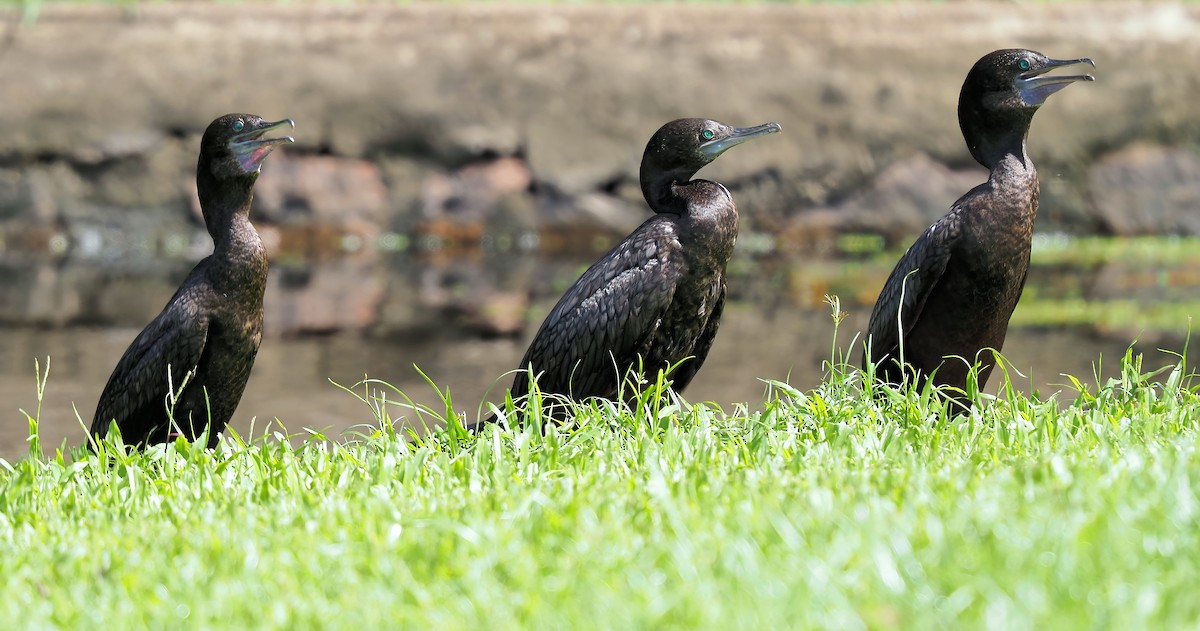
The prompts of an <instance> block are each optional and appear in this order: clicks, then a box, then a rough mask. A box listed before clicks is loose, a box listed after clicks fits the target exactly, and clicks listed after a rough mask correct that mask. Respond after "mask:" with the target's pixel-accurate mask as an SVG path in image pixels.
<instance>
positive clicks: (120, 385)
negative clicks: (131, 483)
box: [91, 295, 208, 443]
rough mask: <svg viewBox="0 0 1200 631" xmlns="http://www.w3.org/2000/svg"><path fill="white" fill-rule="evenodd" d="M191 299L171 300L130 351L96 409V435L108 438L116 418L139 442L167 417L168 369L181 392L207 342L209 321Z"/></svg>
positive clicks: (128, 436)
mask: <svg viewBox="0 0 1200 631" xmlns="http://www.w3.org/2000/svg"><path fill="white" fill-rule="evenodd" d="M188 298H189V297H188V296H186V295H177V296H175V297H174V298H172V299H171V301H170V302H169V303H167V307H166V308H165V309H163V311H162V312H161V313H159V314H158V316H157V317H155V318H154V320H153V321H151V322H150V324H148V325H146V328H144V329H142V332H141V333H139V334H138V336H137V337H136V338H135V339H134V340H133V343H132V344H130V345H129V348H127V349H126V350H125V354H124V355H123V356H121V360H120V361H119V362H117V367H116V368H114V369H113V373H112V376H110V377H109V378H108V384H107V385H106V386H104V392H103V394H101V395H100V402H99V403H98V404H97V405H96V416H95V417H94V418H93V420H92V428H91V434H92V435H93V436H103V435H105V434H107V433H108V428H109V425H108V424H109V423H110V422H113V421H114V419H115V422H116V423H117V424H118V426H119V427H120V428H121V435H122V438H123V440H124V441H125V442H126V443H133V442H140V441H144V440H146V439H147V438H148V437H149V435H150V433H151V432H153V431H154V430H155V429H157V428H156V427H155V425H156V424H158V423H161V422H162V419H165V418H166V405H167V404H166V396H167V389H168V388H167V384H168V372H167V371H168V367H169V370H170V382H169V383H170V386H171V387H172V388H174V389H175V391H176V392H178V391H179V389H180V387H181V386H182V384H183V380H184V378H185V377H186V376H187V374H188V372H189V371H194V370H195V368H196V365H197V364H199V363H200V357H201V356H202V355H203V354H204V345H205V343H206V342H207V340H208V319H207V318H204V317H198V315H197V313H196V312H197V311H198V310H197V309H194V307H195V303H194V302H193V301H192V300H189V299H188Z"/></svg>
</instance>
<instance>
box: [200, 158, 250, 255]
mask: <svg viewBox="0 0 1200 631" xmlns="http://www.w3.org/2000/svg"><path fill="white" fill-rule="evenodd" d="M256 179H258V178H257V174H252V175H247V176H245V177H239V178H223V179H217V178H216V177H214V176H213V175H212V173H211V172H209V171H208V169H204V168H201V169H198V171H197V174H196V192H197V194H198V195H199V197H200V211H201V213H202V214H203V215H204V225H205V227H206V228H208V234H209V236H211V237H212V240H213V242H214V243H216V244H217V245H218V246H220V245H221V244H222V243H223V242H227V241H229V240H230V239H231V237H234V236H236V235H235V233H236V232H238V231H239V230H242V229H243V228H242V226H244V225H247V224H249V223H250V203H251V201H253V199H254V181H255V180H256Z"/></svg>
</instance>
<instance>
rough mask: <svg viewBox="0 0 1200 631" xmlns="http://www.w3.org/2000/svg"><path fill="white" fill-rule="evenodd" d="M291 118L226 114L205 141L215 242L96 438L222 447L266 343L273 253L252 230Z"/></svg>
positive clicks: (114, 386) (122, 378) (203, 184)
mask: <svg viewBox="0 0 1200 631" xmlns="http://www.w3.org/2000/svg"><path fill="white" fill-rule="evenodd" d="M282 127H295V123H294V122H292V120H291V119H284V120H282V121H278V122H274V123H269V122H266V121H264V120H263V119H261V118H259V117H258V116H253V115H250V114H226V115H225V116H222V117H220V118H218V119H216V120H215V121H213V122H212V124H210V125H209V126H208V129H206V130H205V132H204V137H203V139H202V140H201V142H200V159H199V162H198V163H197V165H196V189H197V192H198V193H199V197H200V209H201V211H202V212H203V215H204V224H205V226H206V227H207V228H208V233H209V235H211V236H212V239H213V243H214V244H215V247H214V250H213V253H212V254H211V255H209V256H207V257H205V258H204V259H203V260H201V261H200V262H199V263H198V264H197V265H196V267H195V268H193V269H192V271H191V273H190V274H188V277H187V279H186V280H184V281H183V284H182V285H180V287H179V289H178V290H176V292H175V295H174V296H172V297H171V300H170V301H169V302H167V306H166V307H164V308H163V310H162V312H161V313H159V314H158V316H157V317H155V318H154V320H153V321H151V322H150V324H148V325H147V326H146V328H145V329H142V332H141V333H139V334H138V336H137V338H136V339H134V340H133V343H132V344H130V345H129V348H128V349H126V351H125V354H124V355H123V356H122V357H121V360H120V361H119V362H117V367H116V368H115V369H114V370H113V373H112V376H111V377H109V379H108V385H106V386H105V387H104V393H103V394H101V395H100V402H99V404H97V406H96V415H95V417H94V419H93V421H92V428H91V434H92V436H94V437H96V438H102V437H103V436H105V435H106V434H107V433H108V431H109V427H110V426H111V425H112V424H114V423H115V424H116V425H117V427H119V428H120V430H121V436H122V438H123V440H124V441H125V443H126V444H131V445H145V444H148V443H161V442H166V441H167V440H168V439H169V438H170V437H171V436H173V435H175V432H179V433H182V434H183V435H184V436H186V437H188V438H189V439H192V440H195V439H196V438H197V437H198V436H200V435H201V434H202V433H203V432H204V430H205V429H208V430H209V435H208V444H209V446H210V447H211V446H213V445H215V444H216V440H217V435H218V433H219V432H221V430H223V429H224V428H225V425H226V424H227V423H228V422H229V418H230V417H231V416H233V411H234V409H235V408H237V404H238V401H240V400H241V398H242V391H243V390H244V389H245V387H246V381H247V380H248V379H249V378H250V369H251V367H252V366H253V365H254V357H255V355H256V354H257V353H258V345H259V343H260V342H261V341H262V325H263V291H264V289H265V288H266V282H267V257H266V251H265V250H264V248H263V243H262V241H261V240H260V239H259V237H258V232H256V231H255V230H254V226H253V225H251V224H250V201H251V199H252V198H253V195H254V191H253V187H254V182H255V180H257V179H258V173H259V169H260V168H261V166H262V161H263V159H264V158H266V157H267V154H269V153H271V150H272V149H274V148H275V147H277V146H279V145H281V144H284V143H290V142H293V140H292V138H290V137H280V138H264V135H265V134H267V133H268V132H271V131H274V130H277V129H280V128H282Z"/></svg>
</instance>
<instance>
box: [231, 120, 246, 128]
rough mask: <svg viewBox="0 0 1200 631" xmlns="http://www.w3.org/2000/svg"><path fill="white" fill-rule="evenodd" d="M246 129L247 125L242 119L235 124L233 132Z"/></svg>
mask: <svg viewBox="0 0 1200 631" xmlns="http://www.w3.org/2000/svg"><path fill="white" fill-rule="evenodd" d="M245 127H246V123H243V122H242V120H241V119H238V120H237V121H236V122H234V124H233V131H242V129H244V128H245Z"/></svg>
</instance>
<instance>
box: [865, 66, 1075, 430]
mask: <svg viewBox="0 0 1200 631" xmlns="http://www.w3.org/2000/svg"><path fill="white" fill-rule="evenodd" d="M1080 63H1087V64H1091V65H1092V66H1095V64H1094V63H1093V62H1092V60H1090V59H1070V60H1057V59H1050V58H1048V57H1046V56H1045V55H1042V54H1041V53H1037V52H1034V51H1031V50H1019V49H1009V50H998V51H995V52H992V53H989V54H987V55H985V56H984V57H983V58H981V59H980V60H979V61H977V62H976V63H975V66H974V67H973V68H971V71H970V72H969V73H968V74H967V78H966V81H965V82H964V83H963V87H962V92H961V93H960V95H959V100H958V120H959V126H960V127H961V128H962V133H963V137H964V138H965V139H966V142H967V147H968V148H969V149H970V151H971V155H972V156H973V157H974V158H975V160H977V161H978V162H979V163H980V164H982V165H983V166H985V167H987V168H988V170H989V171H990V172H991V173H990V175H989V176H988V181H987V182H985V183H983V184H980V185H979V186H976V187H975V188H973V189H971V191H970V192H968V193H967V194H966V195H964V196H962V197H961V198H959V200H958V201H957V202H955V203H954V206H953V207H952V208H951V210H950V212H949V213H948V214H947V215H946V216H945V217H942V218H941V219H939V220H938V221H937V222H935V223H934V224H933V225H932V226H930V227H929V229H928V230H926V231H925V233H924V234H922V235H921V236H920V238H918V239H917V241H916V243H913V245H912V247H910V248H909V249H908V252H906V253H905V254H904V256H903V257H902V258H901V259H900V262H899V263H897V264H896V268H895V269H893V270H892V274H891V276H890V277H888V280H887V283H886V284H885V285H884V287H883V291H882V292H880V294H879V300H878V301H877V302H876V303H875V309H874V310H873V311H872V312H871V323H870V325H869V326H868V329H867V332H868V333H867V350H866V351H865V352H864V354H863V365H864V367H865V366H867V365H868V364H870V363H874V364H875V366H876V377H877V378H878V379H880V380H881V381H884V382H887V383H893V384H899V383H903V382H904V381H905V380H906V378H907V376H908V375H906V374H905V373H906V372H908V373H911V372H912V371H913V370H914V369H915V371H916V374H917V380H918V384H921V385H923V384H924V382H925V380H927V379H928V378H929V376H930V375H931V374H932V375H934V377H933V381H934V383H935V384H938V385H946V386H952V387H953V388H957V389H959V390H965V388H966V386H967V375H968V370H969V366H968V364H970V363H974V362H976V361H978V362H979V363H980V370H979V373H978V384H979V387H980V388H983V386H984V385H985V384H986V383H987V379H988V376H989V375H990V374H991V371H992V368H993V367H994V366H995V362H996V359H995V356H994V355H993V352H992V351H993V350H995V351H997V352H998V351H999V350H1000V349H1001V347H1002V346H1003V345H1004V336H1005V333H1006V332H1007V331H1008V320H1009V317H1010V316H1011V315H1012V312H1013V309H1015V308H1016V306H1017V300H1018V299H1019V298H1020V297H1021V290H1022V288H1023V287H1024V286H1025V276H1026V273H1027V272H1028V271H1029V252H1030V242H1031V239H1032V236H1033V221H1034V217H1035V215H1036V214H1037V207H1038V177H1037V172H1036V171H1035V170H1034V168H1033V162H1032V161H1031V160H1030V159H1029V156H1028V155H1027V154H1026V152H1025V139H1026V137H1027V136H1028V134H1029V124H1030V121H1032V120H1033V114H1034V112H1036V111H1037V109H1038V107H1039V106H1040V105H1041V104H1042V103H1044V102H1045V101H1046V98H1047V97H1049V96H1050V95H1051V94H1054V93H1055V92H1057V91H1059V90H1061V89H1062V88H1064V87H1066V86H1067V85H1069V84H1071V83H1073V82H1075V81H1091V80H1092V79H1093V77H1092V76H1091V75H1071V76H1063V75H1057V76H1055V75H1049V74H1047V73H1048V72H1049V71H1050V70H1053V69H1055V68H1059V67H1062V66H1070V65H1074V64H1080ZM901 357H902V358H903V361H904V363H906V364H908V365H909V367H910V368H908V370H907V371H905V370H902V369H901V367H900V364H899V360H900V358H901ZM935 371H936V372H935ZM952 396H953V398H954V400H955V401H956V408H955V409H956V410H957V411H964V410H965V409H966V408H967V407H969V406H970V401H969V400H968V399H967V398H966V397H965V396H964V395H962V394H959V393H953V394H952Z"/></svg>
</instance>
